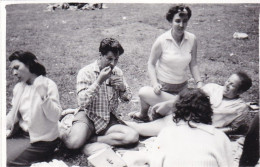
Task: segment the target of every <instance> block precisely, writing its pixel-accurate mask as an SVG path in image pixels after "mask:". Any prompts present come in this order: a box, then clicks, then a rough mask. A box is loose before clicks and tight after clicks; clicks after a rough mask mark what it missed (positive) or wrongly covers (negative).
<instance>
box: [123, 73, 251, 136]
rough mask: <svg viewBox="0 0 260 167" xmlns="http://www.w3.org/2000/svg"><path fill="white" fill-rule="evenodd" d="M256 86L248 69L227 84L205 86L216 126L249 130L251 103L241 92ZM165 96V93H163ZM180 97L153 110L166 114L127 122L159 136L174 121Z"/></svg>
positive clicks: (144, 133) (231, 131) (146, 133)
mask: <svg viewBox="0 0 260 167" xmlns="http://www.w3.org/2000/svg"><path fill="white" fill-rule="evenodd" d="M251 86H252V80H251V79H250V77H249V76H248V75H247V74H246V73H244V72H237V73H234V74H232V75H231V76H230V77H229V78H228V80H227V81H226V82H225V84H224V86H221V85H218V84H214V83H209V84H206V85H204V86H203V87H202V88H201V89H202V90H203V91H204V92H205V93H206V94H207V95H208V96H209V98H210V102H211V104H212V109H213V117H212V125H213V126H215V127H216V128H218V129H220V130H222V131H223V132H225V133H226V134H227V135H229V134H239V133H243V132H244V131H246V129H245V128H244V127H245V125H246V123H245V117H246V115H247V113H248V106H247V105H246V103H245V102H244V101H243V100H242V99H241V98H240V96H239V95H241V94H242V93H244V92H246V91H247V90H248V89H249V88H250V87H251ZM162 95H164V94H162ZM177 99H178V96H172V100H168V101H165V102H161V103H158V104H155V105H154V106H153V108H152V112H154V113H156V114H160V115H162V116H165V117H163V118H160V119H157V120H154V121H152V122H148V123H136V122H129V121H128V122H127V124H128V125H129V126H130V127H132V128H134V129H136V130H137V131H138V132H139V134H140V135H142V136H156V135H158V133H159V131H160V130H161V129H162V128H163V127H164V126H166V125H169V124H171V121H170V120H171V119H170V118H171V117H172V113H173V112H174V110H175V102H176V100H177Z"/></svg>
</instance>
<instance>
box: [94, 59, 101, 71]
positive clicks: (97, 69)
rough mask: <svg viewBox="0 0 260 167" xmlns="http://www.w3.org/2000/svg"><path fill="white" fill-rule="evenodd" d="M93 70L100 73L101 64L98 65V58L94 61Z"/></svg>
mask: <svg viewBox="0 0 260 167" xmlns="http://www.w3.org/2000/svg"><path fill="white" fill-rule="evenodd" d="M93 70H94V71H95V72H96V73H98V74H99V73H100V69H99V65H98V60H96V61H95V62H94V63H93Z"/></svg>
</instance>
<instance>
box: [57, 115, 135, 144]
mask: <svg viewBox="0 0 260 167" xmlns="http://www.w3.org/2000/svg"><path fill="white" fill-rule="evenodd" d="M94 133H95V128H94V124H93V122H92V121H90V119H89V118H88V117H87V116H86V114H85V113H84V112H79V113H77V114H76V115H75V118H74V123H73V125H72V127H71V128H70V131H69V132H68V133H67V134H66V135H64V136H63V138H62V140H63V142H64V143H65V145H66V146H67V148H69V149H80V148H82V147H83V146H84V145H85V144H86V143H87V142H88V141H90V138H91V137H92V136H93V135H94ZM138 139H139V135H138V133H137V132H136V131H135V130H134V129H132V128H130V127H128V126H126V125H122V124H115V125H112V126H111V127H109V128H108V129H107V130H106V132H105V133H104V134H102V135H100V136H96V141H97V142H101V143H106V144H109V145H113V146H119V145H127V144H132V143H136V142H137V141H138Z"/></svg>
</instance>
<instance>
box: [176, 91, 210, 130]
mask: <svg viewBox="0 0 260 167" xmlns="http://www.w3.org/2000/svg"><path fill="white" fill-rule="evenodd" d="M212 115H213V111H212V108H211V104H210V99H209V97H208V96H207V95H206V93H204V92H203V90H201V89H198V88H188V89H185V90H183V91H181V92H180V94H179V100H178V101H177V102H176V111H175V115H174V116H173V121H174V122H176V123H178V122H179V121H180V120H183V121H185V122H188V124H189V126H190V127H192V126H191V125H190V122H195V123H204V124H212V118H211V117H212Z"/></svg>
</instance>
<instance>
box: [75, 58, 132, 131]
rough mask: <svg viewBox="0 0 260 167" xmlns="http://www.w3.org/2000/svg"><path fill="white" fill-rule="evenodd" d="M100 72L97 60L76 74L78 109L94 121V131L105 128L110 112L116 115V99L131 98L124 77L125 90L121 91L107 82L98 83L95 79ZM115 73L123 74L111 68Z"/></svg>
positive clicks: (123, 100) (125, 99) (125, 100)
mask: <svg viewBox="0 0 260 167" xmlns="http://www.w3.org/2000/svg"><path fill="white" fill-rule="evenodd" d="M99 73H100V70H99V66H98V64H97V61H95V62H94V63H92V64H89V65H87V66H86V67H84V68H83V69H81V70H80V71H79V73H78V76H77V100H78V104H79V106H80V110H84V111H85V112H86V114H87V116H88V117H89V118H90V119H91V120H92V121H93V122H94V125H95V129H96V133H97V134H98V133H99V132H100V131H102V130H103V129H105V128H106V126H107V124H108V123H109V120H110V112H112V113H113V114H114V115H116V110H117V108H118V100H119V99H120V100H121V101H122V102H127V101H129V100H130V99H131V98H132V94H131V90H130V88H129V86H128V85H127V83H126V82H125V79H124V78H123V81H124V84H125V86H126V91H124V92H122V91H120V90H118V89H115V88H113V87H111V86H108V84H107V82H103V83H102V85H98V84H97V83H96V82H95V81H96V80H97V78H98V75H99ZM113 73H114V74H115V75H119V76H123V72H122V70H121V69H119V68H118V67H115V68H114V69H113Z"/></svg>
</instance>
